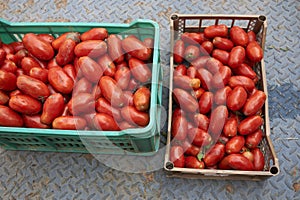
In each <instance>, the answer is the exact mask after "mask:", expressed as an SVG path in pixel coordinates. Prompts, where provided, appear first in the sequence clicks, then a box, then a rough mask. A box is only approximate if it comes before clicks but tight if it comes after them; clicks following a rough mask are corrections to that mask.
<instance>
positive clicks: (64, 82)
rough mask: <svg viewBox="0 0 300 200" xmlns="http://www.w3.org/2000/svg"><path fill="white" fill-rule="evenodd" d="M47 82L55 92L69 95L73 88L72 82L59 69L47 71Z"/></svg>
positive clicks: (54, 68)
mask: <svg viewBox="0 0 300 200" xmlns="http://www.w3.org/2000/svg"><path fill="white" fill-rule="evenodd" d="M48 81H49V83H50V84H51V85H52V86H53V88H54V89H55V90H57V91H58V92H60V93H63V94H69V93H71V92H72V90H73V87H74V81H73V80H72V78H71V77H70V76H68V75H67V74H66V72H65V71H64V70H63V69H62V68H61V67H53V68H51V69H49V71H48Z"/></svg>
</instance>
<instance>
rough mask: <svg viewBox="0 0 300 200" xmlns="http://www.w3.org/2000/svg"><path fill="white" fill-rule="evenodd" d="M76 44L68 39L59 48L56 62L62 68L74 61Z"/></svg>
mask: <svg viewBox="0 0 300 200" xmlns="http://www.w3.org/2000/svg"><path fill="white" fill-rule="evenodd" d="M75 46H76V42H75V41H74V40H72V39H66V40H65V41H64V42H63V43H62V44H61V45H60V47H59V49H58V53H57V54H56V57H55V59H56V62H57V64H58V65H60V66H64V65H66V64H68V63H70V62H72V61H73V60H74V57H75V54H74V49H75Z"/></svg>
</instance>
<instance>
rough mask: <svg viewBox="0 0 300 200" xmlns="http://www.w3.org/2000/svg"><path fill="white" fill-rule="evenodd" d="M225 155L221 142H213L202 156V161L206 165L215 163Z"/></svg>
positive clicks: (210, 165) (209, 165)
mask: <svg viewBox="0 0 300 200" xmlns="http://www.w3.org/2000/svg"><path fill="white" fill-rule="evenodd" d="M224 155H225V145H224V144H221V143H217V144H215V145H214V146H213V147H212V148H210V149H209V151H208V152H206V154H205V155H204V157H203V161H204V163H205V165H206V166H207V167H212V166H214V165H216V164H217V163H218V162H219V161H221V160H222V158H223V157H224Z"/></svg>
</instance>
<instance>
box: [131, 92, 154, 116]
mask: <svg viewBox="0 0 300 200" xmlns="http://www.w3.org/2000/svg"><path fill="white" fill-rule="evenodd" d="M150 95H151V91H150V90H149V88H147V87H140V88H139V89H138V90H137V91H136V92H135V93H134V94H133V104H134V106H135V108H136V109H137V110H139V111H147V110H148V109H149V107H150Z"/></svg>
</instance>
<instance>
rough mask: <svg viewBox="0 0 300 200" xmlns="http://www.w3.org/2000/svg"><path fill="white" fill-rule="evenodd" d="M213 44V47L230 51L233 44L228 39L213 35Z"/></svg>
mask: <svg viewBox="0 0 300 200" xmlns="http://www.w3.org/2000/svg"><path fill="white" fill-rule="evenodd" d="M213 44H214V46H215V48H217V49H221V50H225V51H231V49H232V48H233V46H234V44H233V42H232V41H231V40H230V39H227V38H223V37H215V38H214V39H213Z"/></svg>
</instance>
